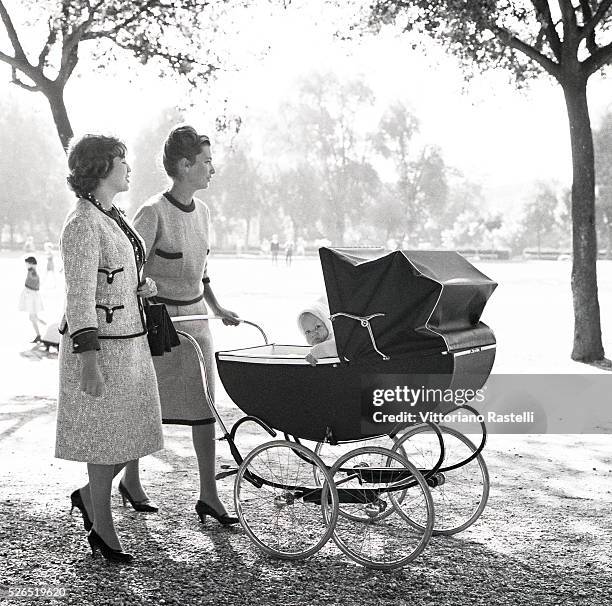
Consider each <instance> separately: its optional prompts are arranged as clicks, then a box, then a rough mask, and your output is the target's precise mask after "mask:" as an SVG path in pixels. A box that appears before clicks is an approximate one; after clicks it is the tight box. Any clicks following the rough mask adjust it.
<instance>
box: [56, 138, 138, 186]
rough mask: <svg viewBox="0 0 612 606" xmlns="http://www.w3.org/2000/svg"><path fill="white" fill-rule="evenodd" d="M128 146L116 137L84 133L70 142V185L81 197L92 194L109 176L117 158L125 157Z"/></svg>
mask: <svg viewBox="0 0 612 606" xmlns="http://www.w3.org/2000/svg"><path fill="white" fill-rule="evenodd" d="M125 152H126V147H125V145H124V144H123V143H122V142H121V141H120V140H119V139H117V138H116V137H106V136H104V135H84V136H83V137H81V138H80V139H78V140H74V141H73V142H72V143H71V144H70V150H69V151H68V170H69V171H70V172H69V175H68V177H67V179H66V181H68V186H69V187H70V189H71V190H72V191H73V192H74V193H75V194H76V195H77V196H79V198H83V197H87V196H88V195H90V194H91V193H92V192H93V191H94V189H96V187H98V185H99V183H100V179H104V178H105V177H107V176H108V174H109V173H110V172H111V170H112V168H113V160H114V159H115V158H125Z"/></svg>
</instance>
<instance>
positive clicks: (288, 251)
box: [285, 240, 295, 265]
mask: <svg viewBox="0 0 612 606" xmlns="http://www.w3.org/2000/svg"><path fill="white" fill-rule="evenodd" d="M294 247H295V244H294V243H293V240H288V241H287V243H286V244H285V263H286V264H287V265H291V262H292V261H293V248H294Z"/></svg>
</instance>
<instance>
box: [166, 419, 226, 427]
mask: <svg viewBox="0 0 612 606" xmlns="http://www.w3.org/2000/svg"><path fill="white" fill-rule="evenodd" d="M216 422H217V421H216V420H215V419H214V418H211V419H197V420H195V421H189V420H187V419H162V423H163V424H164V425H190V426H192V427H193V426H194V425H212V424H213V423H216Z"/></svg>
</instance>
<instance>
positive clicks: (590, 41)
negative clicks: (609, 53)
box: [578, 0, 597, 55]
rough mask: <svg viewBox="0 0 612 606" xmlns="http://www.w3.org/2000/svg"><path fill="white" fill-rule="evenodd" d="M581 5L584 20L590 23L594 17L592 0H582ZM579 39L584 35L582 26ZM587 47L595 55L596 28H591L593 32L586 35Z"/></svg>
mask: <svg viewBox="0 0 612 606" xmlns="http://www.w3.org/2000/svg"><path fill="white" fill-rule="evenodd" d="M580 6H581V8H582V22H583V24H584V23H588V22H590V21H591V20H592V19H593V11H591V4H590V0H580ZM580 32H581V33H580V35H579V38H578V39H579V40H582V39H583V38H584V36H583V35H582V28H580ZM586 47H587V49H588V51H589V52H590V53H591V55H594V54H595V53H596V52H597V42H596V41H595V30H594V29H593V30H591V32H590V33H589V34H588V36H586Z"/></svg>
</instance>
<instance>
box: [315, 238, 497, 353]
mask: <svg viewBox="0 0 612 606" xmlns="http://www.w3.org/2000/svg"><path fill="white" fill-rule="evenodd" d="M319 256H320V258H321V267H322V269H323V277H324V279H325V288H326V290H327V297H328V301H329V308H330V312H331V314H332V316H334V314H339V313H346V314H351V315H354V316H360V317H363V316H368V315H372V314H377V313H382V314H385V315H384V316H378V317H374V318H372V319H371V320H370V326H371V329H372V332H373V334H374V338H375V340H376V345H377V348H378V350H379V351H380V352H382V353H383V354H385V355H387V356H389V357H390V358H393V357H396V356H400V355H406V354H411V353H416V352H422V353H426V352H428V351H431V352H433V351H441V350H442V351H444V350H446V351H449V352H457V351H461V350H465V349H472V348H476V347H482V346H485V345H490V344H493V343H495V337H494V336H493V332H492V331H491V329H490V328H489V327H488V326H486V325H485V324H483V323H482V322H480V316H481V315H482V312H483V309H484V306H485V305H486V302H487V300H488V299H489V297H490V296H491V294H492V293H493V291H494V290H495V288H496V286H497V284H496V283H495V282H494V281H493V280H491V279H489V278H488V277H487V276H485V275H484V274H483V273H481V272H480V271H478V270H477V269H476V268H475V267H474V266H473V265H472V264H471V263H469V262H468V261H467V260H466V259H465V258H464V257H462V256H461V255H459V254H458V253H456V252H452V251H408V250H398V251H393V252H390V253H385V252H384V251H381V249H375V250H372V251H368V250H367V249H364V250H359V249H342V248H321V249H319ZM333 326H334V334H335V337H336V345H337V348H338V356H339V357H340V359H341V360H343V361H351V362H355V361H367V360H380V359H381V355H380V354H379V353H377V352H376V351H375V349H374V348H373V346H372V341H371V338H370V335H369V332H368V329H367V327H364V326H362V325H361V323H360V322H359V321H358V320H355V319H352V318H348V317H346V316H342V315H339V316H336V317H335V318H334V322H333Z"/></svg>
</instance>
